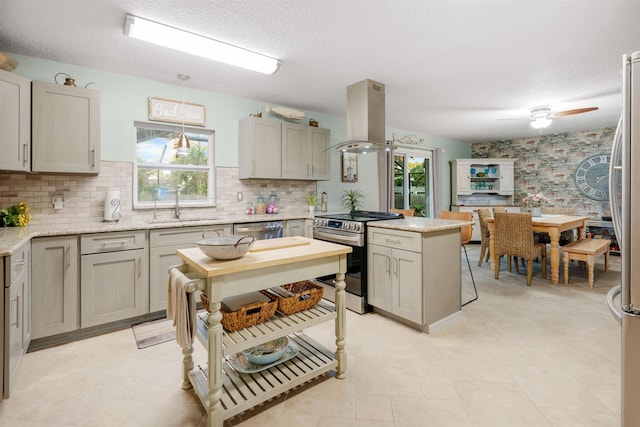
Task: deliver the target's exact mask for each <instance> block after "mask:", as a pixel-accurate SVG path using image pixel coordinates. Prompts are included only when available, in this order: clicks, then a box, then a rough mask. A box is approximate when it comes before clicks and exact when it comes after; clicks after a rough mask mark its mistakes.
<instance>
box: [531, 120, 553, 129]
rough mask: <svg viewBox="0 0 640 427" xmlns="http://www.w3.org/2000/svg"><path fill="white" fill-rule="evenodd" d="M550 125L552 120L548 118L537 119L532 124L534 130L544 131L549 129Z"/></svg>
mask: <svg viewBox="0 0 640 427" xmlns="http://www.w3.org/2000/svg"><path fill="white" fill-rule="evenodd" d="M549 125H551V119H548V118H546V117H545V118H540V119H535V120H534V121H532V122H531V127H532V128H534V129H544V128H547V127H549Z"/></svg>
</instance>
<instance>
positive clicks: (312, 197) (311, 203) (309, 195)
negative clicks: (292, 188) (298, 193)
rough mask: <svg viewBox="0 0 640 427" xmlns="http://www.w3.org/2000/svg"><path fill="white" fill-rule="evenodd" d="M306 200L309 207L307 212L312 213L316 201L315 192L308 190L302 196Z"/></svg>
mask: <svg viewBox="0 0 640 427" xmlns="http://www.w3.org/2000/svg"><path fill="white" fill-rule="evenodd" d="M304 198H305V200H306V201H307V206H308V207H309V213H310V214H311V215H313V213H314V212H315V210H316V204H317V203H318V195H317V194H316V193H313V192H310V193H307V194H306V195H305V196H304Z"/></svg>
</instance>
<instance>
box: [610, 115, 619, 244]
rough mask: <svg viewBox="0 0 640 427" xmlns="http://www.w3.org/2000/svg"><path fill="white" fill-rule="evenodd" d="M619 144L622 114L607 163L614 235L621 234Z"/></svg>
mask: <svg viewBox="0 0 640 427" xmlns="http://www.w3.org/2000/svg"><path fill="white" fill-rule="evenodd" d="M621 145H622V116H620V119H619V120H618V127H617V128H616V133H615V135H614V137H613V148H612V149H611V161H610V163H609V200H610V204H611V220H612V221H613V230H614V233H615V235H616V236H622V227H621V225H622V224H621V222H622V218H620V206H619V204H620V200H619V199H618V191H619V188H620V185H621V184H622V183H621V182H620V181H619V179H618V171H620V170H622V166H621V154H622V151H621V148H622V147H621ZM619 240H622V239H619Z"/></svg>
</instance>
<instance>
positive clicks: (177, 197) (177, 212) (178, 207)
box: [176, 185, 182, 219]
mask: <svg viewBox="0 0 640 427" xmlns="http://www.w3.org/2000/svg"><path fill="white" fill-rule="evenodd" d="M180 190H182V187H181V186H179V185H176V218H177V219H180V215H182V213H181V212H180Z"/></svg>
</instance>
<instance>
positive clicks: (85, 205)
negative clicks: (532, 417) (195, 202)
mask: <svg viewBox="0 0 640 427" xmlns="http://www.w3.org/2000/svg"><path fill="white" fill-rule="evenodd" d="M101 168H102V169H101V173H100V174H99V175H91V176H88V175H54V174H20V173H0V207H1V208H8V207H9V206H12V205H15V204H17V203H18V202H21V201H25V202H27V204H29V206H31V212H30V213H31V217H32V219H31V223H30V224H34V225H37V224H70V223H73V222H87V221H102V220H103V215H104V212H103V211H104V197H105V192H106V191H107V190H119V191H120V202H121V203H120V213H121V214H122V220H123V221H131V220H141V221H144V220H148V219H151V218H153V209H135V210H134V209H133V194H132V191H133V187H132V183H133V163H129V162H102V165H101ZM239 191H241V192H242V193H243V200H242V201H238V200H237V192H239ZM272 191H275V192H276V194H277V195H278V197H279V200H280V203H279V207H280V212H281V213H296V214H297V213H300V214H306V213H307V212H308V211H307V208H306V203H305V198H304V196H305V194H306V193H308V192H310V191H316V183H315V182H314V181H311V182H310V181H288V180H281V181H280V180H242V181H241V180H239V179H238V168H216V205H217V206H216V207H215V208H183V209H182V211H183V213H184V214H185V215H187V216H189V215H198V214H202V215H203V216H209V217H211V216H215V215H223V214H224V215H243V214H245V212H246V205H247V202H248V201H253V202H254V203H255V201H256V199H257V197H258V195H259V194H262V195H263V196H264V197H267V196H269V194H271V192H272ZM54 194H63V195H64V197H65V200H66V203H65V206H64V209H61V210H54V209H53V204H52V202H51V200H52V197H53V195H54ZM171 215H173V209H167V208H164V209H160V208H158V216H161V217H170V216H171Z"/></svg>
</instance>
